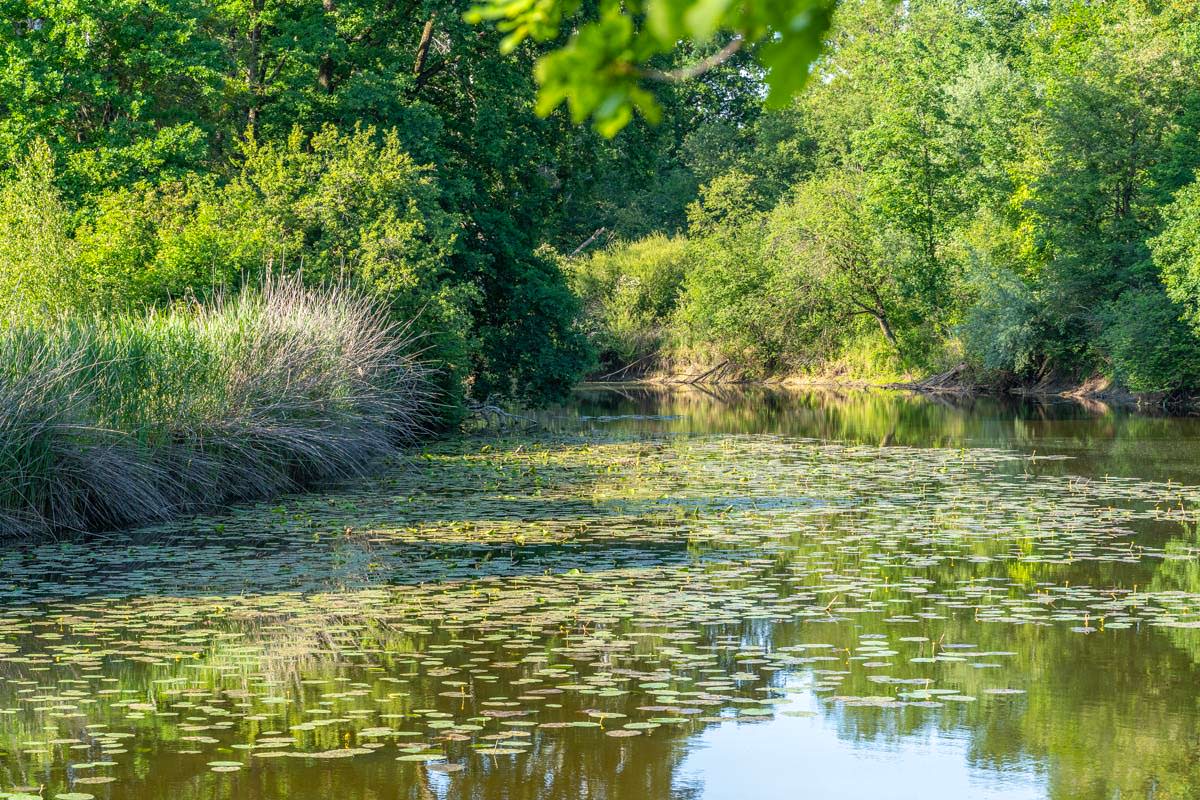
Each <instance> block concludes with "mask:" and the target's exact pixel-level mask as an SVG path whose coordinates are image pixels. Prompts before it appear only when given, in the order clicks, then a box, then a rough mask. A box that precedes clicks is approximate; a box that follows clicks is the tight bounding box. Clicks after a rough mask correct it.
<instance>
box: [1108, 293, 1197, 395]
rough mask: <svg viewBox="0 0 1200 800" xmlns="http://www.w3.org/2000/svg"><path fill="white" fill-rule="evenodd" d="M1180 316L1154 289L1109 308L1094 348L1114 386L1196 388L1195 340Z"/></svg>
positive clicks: (1138, 389)
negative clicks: (1103, 359) (1107, 363)
mask: <svg viewBox="0 0 1200 800" xmlns="http://www.w3.org/2000/svg"><path fill="white" fill-rule="evenodd" d="M1182 313H1183V308H1182V307H1181V306H1179V305H1176V304H1175V303H1173V302H1171V300H1170V298H1168V297H1167V295H1166V294H1165V293H1164V292H1163V290H1162V289H1160V288H1158V287H1151V288H1148V289H1143V290H1131V291H1127V292H1125V293H1124V294H1122V295H1121V297H1120V298H1118V299H1117V301H1116V302H1114V303H1113V304H1112V305H1111V306H1110V307H1109V309H1108V324H1107V325H1106V327H1105V330H1104V333H1103V334H1102V335H1101V337H1100V346H1101V348H1102V350H1103V351H1105V354H1106V355H1107V356H1108V358H1109V361H1110V363H1111V365H1112V373H1113V377H1114V378H1115V379H1116V380H1117V381H1118V382H1119V383H1120V384H1122V385H1123V386H1126V387H1128V388H1129V389H1132V390H1133V391H1135V392H1169V391H1175V390H1178V389H1194V388H1196V387H1197V386H1200V339H1197V337H1196V335H1195V334H1194V333H1193V332H1192V331H1191V330H1190V329H1189V328H1188V325H1187V323H1185V322H1184V321H1182V319H1181V314H1182Z"/></svg>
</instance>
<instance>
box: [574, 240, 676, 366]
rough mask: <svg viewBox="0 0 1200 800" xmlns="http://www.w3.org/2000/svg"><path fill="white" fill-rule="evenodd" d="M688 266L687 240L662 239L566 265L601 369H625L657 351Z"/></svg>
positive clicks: (598, 253) (621, 244)
mask: <svg viewBox="0 0 1200 800" xmlns="http://www.w3.org/2000/svg"><path fill="white" fill-rule="evenodd" d="M691 262H692V253H691V251H690V249H689V246H688V242H687V240H685V239H683V238H682V237H674V238H672V237H668V236H664V235H662V234H655V235H653V236H647V237H646V238H644V239H639V240H637V241H635V242H617V243H614V244H612V245H610V246H608V247H606V248H604V249H602V250H598V251H596V252H595V253H592V254H591V255H588V256H585V257H582V258H577V259H574V260H572V261H570V262H569V264H568V269H569V276H570V282H571V286H572V288H573V289H574V290H575V292H576V293H577V294H578V295H579V297H580V298H582V300H583V304H584V309H585V314H586V323H585V324H586V325H587V327H588V332H589V334H590V335H591V337H592V341H593V343H594V344H595V345H596V349H597V350H598V351H599V355H600V358H601V366H602V367H603V368H605V369H611V368H614V367H618V366H622V365H626V364H630V363H631V362H634V361H636V360H638V359H639V358H642V357H644V356H647V355H650V354H652V353H654V352H655V351H656V350H658V349H659V348H660V347H661V346H662V344H663V341H664V338H665V336H666V332H667V327H666V323H667V321H668V320H669V319H670V317H671V314H672V313H674V311H675V306H676V304H677V303H678V300H679V293H680V291H681V288H682V285H683V280H684V277H685V276H686V275H687V273H688V271H689V269H690V266H691Z"/></svg>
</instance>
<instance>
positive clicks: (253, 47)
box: [246, 0, 263, 134]
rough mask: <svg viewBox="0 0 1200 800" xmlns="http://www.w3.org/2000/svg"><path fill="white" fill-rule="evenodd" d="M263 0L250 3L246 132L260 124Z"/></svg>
mask: <svg viewBox="0 0 1200 800" xmlns="http://www.w3.org/2000/svg"><path fill="white" fill-rule="evenodd" d="M262 8H263V0H254V1H253V2H252V3H251V4H250V19H249V25H250V27H249V29H248V30H247V31H246V39H247V41H248V42H249V52H248V53H247V56H246V89H247V90H248V92H249V94H250V104H249V107H248V108H247V109H246V133H247V134H251V133H253V132H254V128H255V126H257V124H258V102H259V96H260V94H261V93H262V76H261V72H262V64H261V63H260V62H261V60H262V33H263V29H262V23H261V22H259V14H261V13H262Z"/></svg>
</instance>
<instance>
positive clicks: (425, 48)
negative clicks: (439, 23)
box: [413, 14, 437, 77]
mask: <svg viewBox="0 0 1200 800" xmlns="http://www.w3.org/2000/svg"><path fill="white" fill-rule="evenodd" d="M436 18H437V14H430V15H429V19H428V20H427V21H426V22H425V29H424V30H423V31H421V41H420V42H419V43H418V44H417V60H416V61H415V62H413V75H416V76H418V77H419V76H420V75H421V73H422V72H423V71H424V70H425V59H426V57H427V56H428V55H429V43H430V41H432V40H433V21H434V20H435V19H436Z"/></svg>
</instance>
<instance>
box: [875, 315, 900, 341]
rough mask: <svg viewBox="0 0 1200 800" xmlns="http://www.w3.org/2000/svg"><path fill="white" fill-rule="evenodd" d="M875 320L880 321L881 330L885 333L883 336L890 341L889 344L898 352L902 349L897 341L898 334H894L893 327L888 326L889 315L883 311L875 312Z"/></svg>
mask: <svg viewBox="0 0 1200 800" xmlns="http://www.w3.org/2000/svg"><path fill="white" fill-rule="evenodd" d="M875 319H876V320H878V321H879V330H881V331H883V336H884V338H885V339H887V340H888V343H889V344H891V346H892V347H894V348H896V349H897V350H899V349H900V344H899V342H897V341H896V334H894V333H892V326H891V325H890V324H888V319H887V315H886V314H884V313H883V312H881V311H877V312H875Z"/></svg>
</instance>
